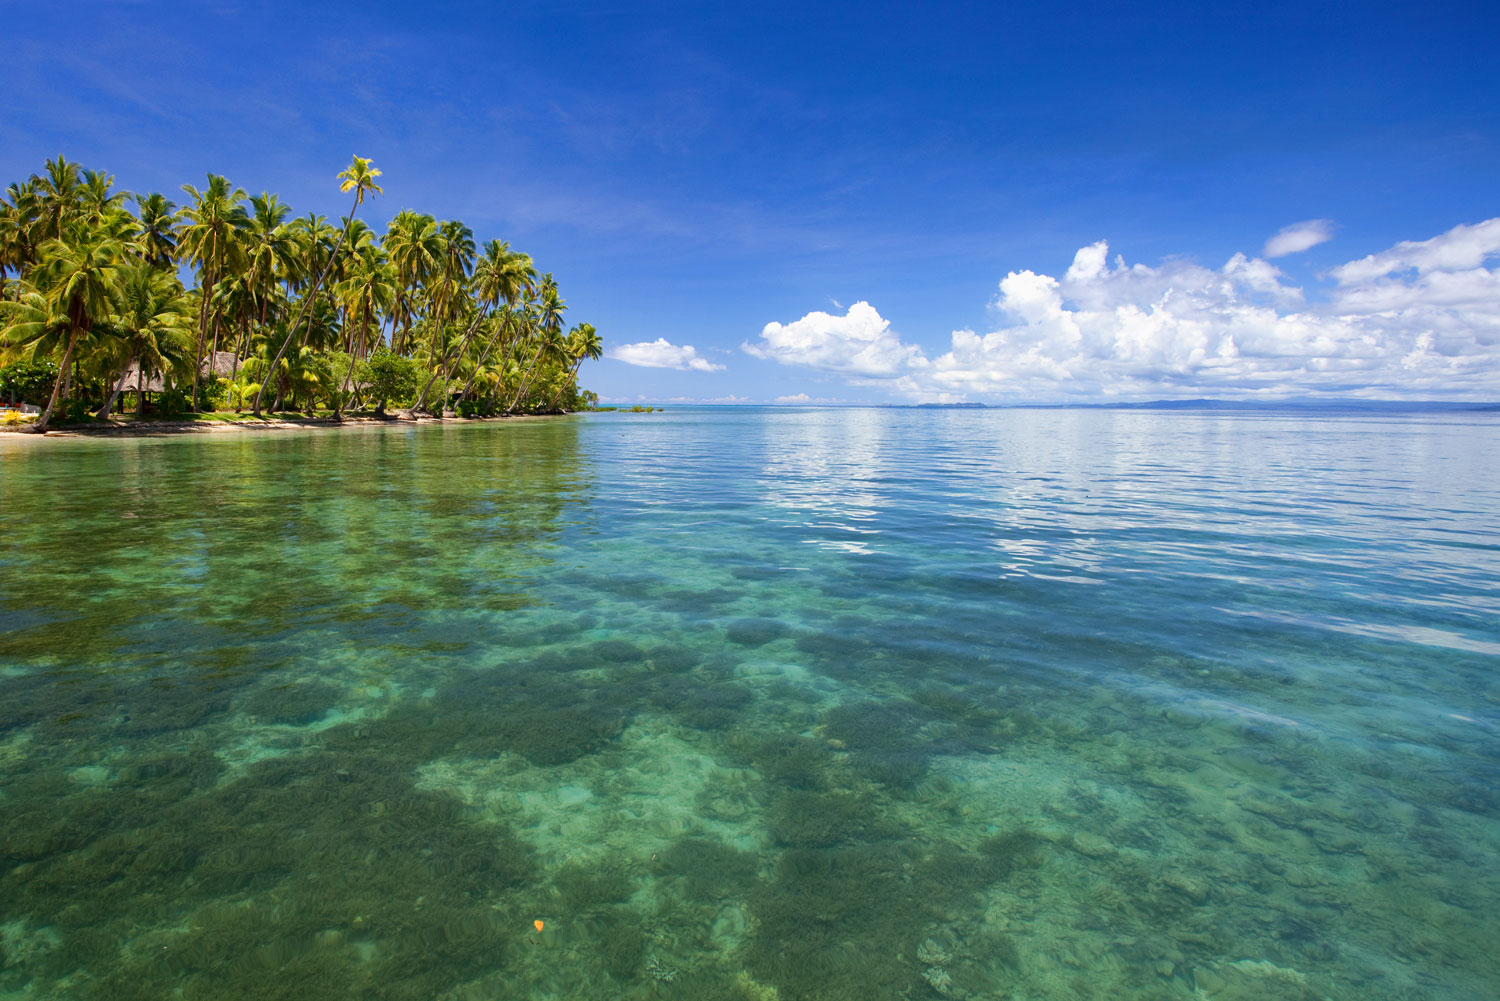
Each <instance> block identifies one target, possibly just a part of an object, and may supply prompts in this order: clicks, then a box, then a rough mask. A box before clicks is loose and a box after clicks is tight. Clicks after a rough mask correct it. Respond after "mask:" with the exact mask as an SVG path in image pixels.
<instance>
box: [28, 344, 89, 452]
mask: <svg viewBox="0 0 1500 1001" xmlns="http://www.w3.org/2000/svg"><path fill="white" fill-rule="evenodd" d="M78 334H79V330H78V328H77V327H74V328H73V329H72V330H71V331H69V332H68V349H67V350H66V351H64V352H63V360H62V364H61V365H59V366H58V367H57V381H56V382H54V383H53V384H52V397H51V399H49V400H48V401H47V409H45V410H43V411H42V416H40V417H38V418H37V419H36V423H35V424H33V425H31V430H32V431H33V432H35V433H36V434H46V433H47V425H48V423H50V422H51V420H52V411H53V410H54V409H56V407H57V398H58V396H59V395H60V394H61V393H62V386H63V378H64V377H65V374H66V373H67V371H68V366H69V365H71V364H73V348H74V347H75V346H76V345H77V344H78Z"/></svg>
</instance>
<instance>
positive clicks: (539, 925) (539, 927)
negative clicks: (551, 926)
mask: <svg viewBox="0 0 1500 1001" xmlns="http://www.w3.org/2000/svg"><path fill="white" fill-rule="evenodd" d="M531 923H532V924H534V925H536V930H537V931H541V930H542V929H543V928H545V927H547V923H546V922H545V921H543V920H542V919H541V918H537V919H536V920H535V921H533V922H531Z"/></svg>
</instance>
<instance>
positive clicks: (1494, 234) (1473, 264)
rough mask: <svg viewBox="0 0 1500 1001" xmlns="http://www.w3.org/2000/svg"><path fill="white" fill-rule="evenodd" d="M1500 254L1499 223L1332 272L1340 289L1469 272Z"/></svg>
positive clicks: (1459, 229) (1408, 244)
mask: <svg viewBox="0 0 1500 1001" xmlns="http://www.w3.org/2000/svg"><path fill="white" fill-rule="evenodd" d="M1496 254H1500V219H1489V220H1486V221H1485V222H1481V223H1478V224H1476V225H1473V226H1454V227H1453V228H1452V229H1450V230H1448V232H1446V233H1444V234H1442V235H1441V236H1434V237H1433V238H1432V239H1431V240H1422V241H1421V242H1416V241H1413V240H1406V241H1403V242H1401V243H1398V244H1396V245H1395V246H1394V247H1392V248H1391V249H1390V250H1387V251H1383V252H1382V253H1379V254H1371V255H1370V256H1369V257H1362V258H1360V259H1359V260H1357V261H1350V262H1349V263H1348V264H1344V265H1341V266H1339V267H1337V268H1334V269H1333V272H1332V274H1333V277H1334V278H1336V279H1337V280H1338V282H1339V284H1341V285H1347V284H1351V283H1356V282H1366V281H1371V280H1373V279H1379V278H1384V277H1385V276H1386V275H1389V274H1392V273H1393V272H1402V271H1416V272H1417V273H1418V274H1426V273H1428V272H1432V271H1438V272H1443V271H1447V272H1452V271H1468V270H1471V269H1474V268H1478V267H1480V266H1481V265H1483V264H1484V263H1485V262H1486V261H1488V260H1489V259H1490V258H1492V257H1494V256H1496Z"/></svg>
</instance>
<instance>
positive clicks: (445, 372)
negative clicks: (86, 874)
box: [412, 310, 488, 416]
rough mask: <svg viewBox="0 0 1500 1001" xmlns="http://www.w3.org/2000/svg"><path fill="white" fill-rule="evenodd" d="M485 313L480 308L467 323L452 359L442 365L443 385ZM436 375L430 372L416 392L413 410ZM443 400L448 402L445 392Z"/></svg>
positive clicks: (425, 396) (420, 401)
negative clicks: (423, 384) (419, 390)
mask: <svg viewBox="0 0 1500 1001" xmlns="http://www.w3.org/2000/svg"><path fill="white" fill-rule="evenodd" d="M487 313H488V310H481V311H480V313H479V315H478V316H476V317H474V322H473V323H471V324H469V329H468V330H465V331H464V336H463V339H462V340H461V341H459V343H458V350H457V351H456V352H454V354H453V361H452V362H451V363H450V364H446V365H444V366H443V385H445V386H446V385H447V384H448V374H449V372H450V371H451V370H452V368H453V366H454V365H457V364H458V360H459V359H460V358H462V357H463V356H464V352H465V351H467V350H469V341H470V340H472V339H473V337H474V331H476V330H478V329H479V323H480V321H481V320H483V319H484V318H485V315H486V314H487ZM437 377H438V374H437V373H436V372H434V373H432V378H431V379H428V380H427V385H425V386H423V387H422V392H421V393H419V394H417V402H416V404H415V405H414V406H413V407H412V409H413V410H415V409H416V408H417V407H418V406H421V404H422V403H423V401H425V400H426V399H427V390H429V389H431V388H432V384H433V383H434V382H436V381H437ZM443 402H444V404H446V403H447V402H448V400H447V396H446V394H445V395H444V398H443ZM439 416H441V412H439Z"/></svg>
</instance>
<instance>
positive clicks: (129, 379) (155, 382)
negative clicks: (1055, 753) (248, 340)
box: [116, 351, 235, 393]
mask: <svg viewBox="0 0 1500 1001" xmlns="http://www.w3.org/2000/svg"><path fill="white" fill-rule="evenodd" d="M209 354H210V356H211V357H206V358H204V359H203V370H202V372H203V375H204V376H207V375H209V374H210V373H212V374H213V375H215V376H222V377H224V378H226V379H227V378H229V376H230V375H232V374H233V373H234V369H235V364H234V352H233V351H211V352H209ZM139 378H140V368H139V366H137V365H136V364H135V363H133V362H132V363H131V364H130V365H129V366H128V367H127V368H126V369H125V374H124V375H122V376H121V377H120V381H119V383H118V384H117V387H116V388H118V389H120V390H122V391H124V392H127V393H133V392H135V390H136V381H137V380H138V379H139ZM140 388H141V389H143V390H145V391H146V392H148V393H160V392H162V390H164V389H165V388H166V386H164V385H163V384H162V378H161V376H159V375H152V376H148V377H147V378H146V381H145V382H144V383H142V384H141V385H140Z"/></svg>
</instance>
